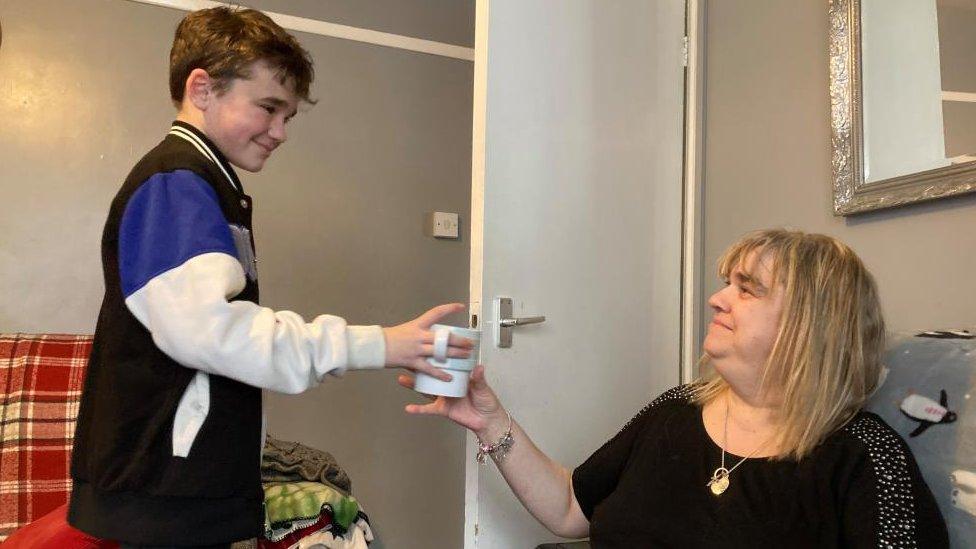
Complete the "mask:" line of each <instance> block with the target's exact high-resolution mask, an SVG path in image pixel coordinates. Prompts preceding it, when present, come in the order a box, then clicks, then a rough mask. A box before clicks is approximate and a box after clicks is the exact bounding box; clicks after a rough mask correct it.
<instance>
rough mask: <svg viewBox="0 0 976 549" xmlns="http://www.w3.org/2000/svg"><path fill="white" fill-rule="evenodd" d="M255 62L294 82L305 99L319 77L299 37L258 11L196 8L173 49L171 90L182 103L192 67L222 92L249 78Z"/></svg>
mask: <svg viewBox="0 0 976 549" xmlns="http://www.w3.org/2000/svg"><path fill="white" fill-rule="evenodd" d="M256 61H263V62H265V63H267V64H268V67H269V68H271V70H273V71H275V72H276V73H277V77H278V79H279V81H280V82H281V83H282V84H285V83H286V82H288V81H289V80H290V81H291V82H292V83H294V86H295V93H296V94H297V95H298V97H299V98H301V99H302V100H303V101H305V102H308V103H313V101H312V100H310V99H309V97H308V92H309V86H310V85H311V83H312V80H313V79H314V78H315V71H314V69H313V68H312V58H311V57H310V56H309V54H308V52H307V51H306V50H305V49H304V48H302V46H301V44H299V43H298V40H295V37H293V36H292V35H290V34H288V32H287V31H285V29H283V28H281V27H280V26H278V24H277V23H275V22H274V21H272V20H271V18H270V17H268V16H267V15H265V14H263V13H261V12H260V11H257V10H252V9H233V8H228V7H224V6H221V7H216V8H209V9H203V10H199V11H194V12H192V13H190V14H189V15H187V16H186V17H184V18H183V20H182V21H180V24H179V25H178V26H177V27H176V36H175V37H174V38H173V48H172V49H171V50H170V53H169V93H170V97H172V99H173V102H175V103H176V104H177V105H179V104H181V103H182V102H183V93H184V90H185V87H186V79H187V78H188V77H189V76H190V72H192V71H193V69H203V70H205V71H207V74H209V75H210V78H212V79H213V80H214V89H215V90H216V91H217V93H218V94H219V93H223V92H224V91H226V90H227V88H228V87H229V86H230V83H231V81H232V80H234V79H235V78H249V77H250V74H249V72H248V69H249V68H250V67H251V65H252V64H253V63H254V62H256Z"/></svg>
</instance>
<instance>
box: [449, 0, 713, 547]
mask: <svg viewBox="0 0 976 549" xmlns="http://www.w3.org/2000/svg"><path fill="white" fill-rule="evenodd" d="M490 3H491V0H476V1H475V37H474V75H473V87H474V91H473V100H472V108H473V115H472V120H471V131H472V135H471V221H470V227H471V233H470V238H471V260H470V261H471V264H470V281H469V304H468V311H469V314H470V318H471V322H472V325H479V326H480V325H481V324H482V307H483V304H482V303H481V295H482V283H483V273H484V271H483V269H484V212H485V209H484V206H485V204H484V197H485V130H486V112H487V96H488V85H487V84H488V20H489V13H490V11H489V10H490ZM704 31H705V0H685V52H686V61H685V94H684V95H685V97H684V104H685V116H684V133H685V135H684V158H683V160H682V172H683V176H682V202H683V204H682V208H683V212H682V220H681V235H682V245H681V273H682V276H681V291H680V299H681V304H680V315H681V318H680V326H681V343H680V348H679V356H680V365H679V368H680V372H679V379H680V380H681V383H688V382H689V381H691V380H692V379H694V378H695V376H696V375H697V372H696V364H697V355H698V352H699V351H698V347H699V338H700V337H701V335H700V334H701V323H700V318H701V311H702V306H703V305H704V301H703V295H702V294H703V288H704V287H703V285H702V280H703V279H702V232H703V231H702V229H703V223H702V221H703V219H702V217H703V216H702V212H703V207H702V206H703V192H702V191H703V170H702V166H703V150H704V148H703V145H704V132H703V129H704V96H705V70H704V69H705V66H704V61H705V59H704V52H705V32H704ZM489 305H490V304H489ZM477 448H478V441H477V439H476V438H475V436H474V435H473V434H471V433H470V432H468V433H466V438H465V464H464V548H465V549H476V548H477V544H478V467H479V464H478V463H477V462H476V461H475V459H474V456H475V453H476V451H477Z"/></svg>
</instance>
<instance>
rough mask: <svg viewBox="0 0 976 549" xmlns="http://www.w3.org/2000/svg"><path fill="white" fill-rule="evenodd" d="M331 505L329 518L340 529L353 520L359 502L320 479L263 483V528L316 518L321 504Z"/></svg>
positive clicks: (347, 525) (268, 529)
mask: <svg viewBox="0 0 976 549" xmlns="http://www.w3.org/2000/svg"><path fill="white" fill-rule="evenodd" d="M324 505H329V506H331V507H332V513H333V517H332V521H333V523H334V524H336V525H338V526H340V527H341V528H342V529H343V530H346V529H348V528H349V525H350V524H352V523H353V521H354V520H356V515H357V514H358V513H359V502H357V501H356V498H354V497H352V496H347V495H343V494H342V493H341V492H339V491H338V490H336V489H335V488H333V487H331V486H327V485H325V484H322V483H320V482H310V481H299V482H269V483H266V484H265V485H264V517H265V518H264V528H265V531H268V532H270V531H271V529H272V528H277V527H279V526H281V525H283V524H287V523H290V522H294V521H297V520H306V519H313V518H317V517H318V516H319V514H321V512H322V506H324Z"/></svg>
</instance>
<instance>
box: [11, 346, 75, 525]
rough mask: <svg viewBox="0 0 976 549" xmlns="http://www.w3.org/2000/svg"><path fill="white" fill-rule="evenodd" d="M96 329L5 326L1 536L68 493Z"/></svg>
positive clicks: (59, 502)
mask: <svg viewBox="0 0 976 549" xmlns="http://www.w3.org/2000/svg"><path fill="white" fill-rule="evenodd" d="M91 345H92V336H90V335H56V334H41V335H35V334H0V541H2V540H4V539H6V538H7V536H9V535H10V534H11V533H13V531H14V530H16V529H17V528H19V527H20V526H23V525H25V524H27V523H29V522H31V521H32V520H34V519H36V518H39V517H41V516H44V515H46V514H47V513H49V512H50V511H52V510H53V509H56V508H57V507H58V506H60V505H63V504H64V503H65V502H67V501H68V494H69V492H70V491H71V478H70V476H69V466H70V463H71V441H72V439H73V437H74V433H75V420H76V419H77V417H78V404H79V401H80V400H81V387H82V383H83V382H84V379H85V368H86V367H87V366H88V355H89V353H90V352H91Z"/></svg>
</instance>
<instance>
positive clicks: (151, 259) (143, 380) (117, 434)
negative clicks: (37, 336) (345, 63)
mask: <svg viewBox="0 0 976 549" xmlns="http://www.w3.org/2000/svg"><path fill="white" fill-rule="evenodd" d="M251 211H252V203H251V198H250V197H249V196H248V195H246V194H244V190H243V188H242V187H241V183H240V180H239V179H238V178H237V175H236V173H235V172H234V169H233V168H232V167H231V165H230V164H229V163H228V162H227V160H226V159H225V158H224V156H223V155H222V154H221V152H220V151H219V150H218V149H217V147H216V146H215V145H214V144H213V143H212V142H211V141H210V140H209V139H207V137H206V136H205V135H204V134H203V133H202V132H200V131H198V130H197V129H196V128H194V127H193V126H191V125H189V124H184V123H182V122H174V124H173V126H172V128H171V129H170V132H169V134H168V135H167V136H166V138H165V139H164V140H163V141H162V142H161V143H160V144H159V145H158V146H156V147H155V148H154V149H153V150H151V151H150V152H149V153H148V154H146V156H144V157H143V158H142V160H140V161H139V162H138V164H136V166H135V167H134V168H133V169H132V172H131V173H130V174H129V176H128V178H126V181H125V183H124V184H123V186H122V188H121V190H120V191H119V193H118V195H116V197H115V199H114V200H113V201H112V205H111V208H110V211H109V215H108V220H107V222H106V224H105V229H104V232H103V235H102V264H103V270H104V275H105V296H104V299H103V301H102V307H101V311H100V313H99V317H98V323H97V326H96V329H95V338H94V343H93V347H92V353H91V358H90V360H89V366H88V372H87V374H86V378H85V386H84V390H83V392H82V398H81V406H80V410H79V414H78V422H77V428H76V432H75V439H74V451H73V456H72V464H71V476H72V479H73V482H74V486H73V489H72V493H71V502H70V507H69V515H68V520H69V522H70V523H71V524H72V525H73V526H74V527H76V528H78V529H80V530H82V531H85V532H88V533H90V534H92V535H95V536H98V537H102V538H108V539H114V540H120V541H125V542H128V543H134V544H149V545H204V544H219V543H229V542H233V541H237V540H241V539H246V538H249V537H254V536H257V535H259V534H260V532H261V530H262V526H263V520H264V512H263V500H264V495H263V491H262V488H261V477H260V464H261V448H262V446H263V439H264V419H263V418H264V416H263V412H262V403H261V390H262V389H270V390H275V391H280V392H285V393H299V392H301V391H304V390H306V389H308V388H309V387H311V386H313V385H316V384H317V383H319V382H320V381H321V380H322V379H323V377H324V376H326V375H327V374H333V375H341V374H342V373H343V372H344V371H345V370H346V369H348V368H368V367H382V366H383V363H384V359H385V345H384V340H383V333H382V330H381V328H380V327H379V326H347V325H346V322H345V321H344V320H343V319H342V318H339V317H336V316H330V315H322V316H319V317H317V318H316V319H314V320H313V321H312V322H310V323H306V322H305V321H304V320H303V319H302V318H301V317H300V316H299V315H297V314H295V313H293V312H289V311H279V312H276V311H272V310H270V309H267V308H262V307H260V306H259V305H258V280H257V278H258V277H257V269H256V262H255V255H254V241H253V238H252V234H251Z"/></svg>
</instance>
